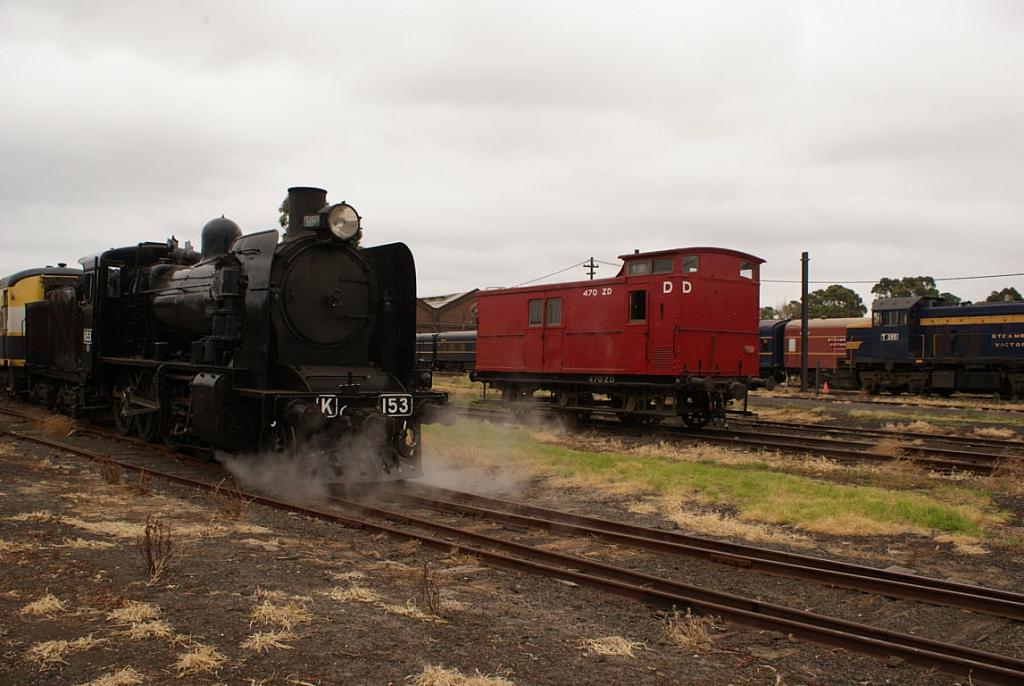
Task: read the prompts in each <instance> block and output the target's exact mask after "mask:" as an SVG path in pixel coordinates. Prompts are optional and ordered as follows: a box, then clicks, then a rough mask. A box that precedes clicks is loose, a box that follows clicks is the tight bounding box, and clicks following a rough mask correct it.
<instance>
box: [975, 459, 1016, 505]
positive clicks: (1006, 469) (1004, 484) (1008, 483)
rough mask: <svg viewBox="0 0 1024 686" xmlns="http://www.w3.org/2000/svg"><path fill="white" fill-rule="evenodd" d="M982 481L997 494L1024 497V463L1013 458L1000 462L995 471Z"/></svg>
mask: <svg viewBox="0 0 1024 686" xmlns="http://www.w3.org/2000/svg"><path fill="white" fill-rule="evenodd" d="M982 481H983V483H984V484H985V486H986V487H987V488H990V489H992V490H993V491H995V492H996V493H1003V494H1006V495H1013V496H1024V462H1021V460H1019V459H1014V458H1012V457H1011V458H1007V459H1005V460H1000V461H999V463H998V464H997V465H996V468H995V470H993V472H992V473H991V474H989V475H988V476H987V477H985V478H984V479H983V480H982Z"/></svg>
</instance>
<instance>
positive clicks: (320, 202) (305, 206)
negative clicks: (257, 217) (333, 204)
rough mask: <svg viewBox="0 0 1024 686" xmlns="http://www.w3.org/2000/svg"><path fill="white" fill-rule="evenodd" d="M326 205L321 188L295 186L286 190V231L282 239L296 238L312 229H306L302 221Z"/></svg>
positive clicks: (324, 194) (325, 196)
mask: <svg viewBox="0 0 1024 686" xmlns="http://www.w3.org/2000/svg"><path fill="white" fill-rule="evenodd" d="M326 204H327V191H325V190H324V189H323V188H310V187H307V186H295V187H293V188H289V189H288V230H287V231H286V232H285V234H284V239H285V240H286V241H287V240H289V239H293V238H298V237H300V236H303V235H306V234H308V233H310V232H311V231H312V229H309V228H306V227H305V225H304V224H303V219H304V218H305V217H307V216H310V215H315V214H317V213H318V212H319V211H320V210H322V209H323V208H324V205H326Z"/></svg>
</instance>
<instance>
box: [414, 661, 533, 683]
mask: <svg viewBox="0 0 1024 686" xmlns="http://www.w3.org/2000/svg"><path fill="white" fill-rule="evenodd" d="M409 680H410V682H411V683H412V684H413V686H515V684H514V683H513V682H511V681H509V680H508V679H504V678H502V677H498V676H484V675H483V674H481V673H480V672H477V673H476V674H473V675H466V674H463V673H462V672H460V671H459V670H457V669H449V668H447V667H442V666H440V665H427V666H426V667H424V668H423V671H422V672H420V673H419V674H415V675H413V676H410V677H409Z"/></svg>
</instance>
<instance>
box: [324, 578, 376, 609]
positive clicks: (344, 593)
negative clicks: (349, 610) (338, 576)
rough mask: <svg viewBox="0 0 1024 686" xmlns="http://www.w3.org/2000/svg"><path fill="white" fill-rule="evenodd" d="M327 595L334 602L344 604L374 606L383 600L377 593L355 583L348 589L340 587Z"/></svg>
mask: <svg viewBox="0 0 1024 686" xmlns="http://www.w3.org/2000/svg"><path fill="white" fill-rule="evenodd" d="M325 595H327V597H328V598H331V599H332V600H337V601H339V602H342V603H371V604H373V603H378V602H380V600H381V597H380V596H379V595H378V594H377V592H376V591H374V590H373V589H370V588H366V587H365V586H360V585H359V584H356V583H353V584H352V585H351V586H349V587H348V588H341V587H340V586H339V587H337V588H332V589H331V590H330V591H327V592H326V594H325Z"/></svg>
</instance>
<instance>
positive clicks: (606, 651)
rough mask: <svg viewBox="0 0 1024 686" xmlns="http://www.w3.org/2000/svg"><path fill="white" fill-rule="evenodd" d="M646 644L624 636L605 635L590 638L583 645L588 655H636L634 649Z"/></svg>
mask: <svg viewBox="0 0 1024 686" xmlns="http://www.w3.org/2000/svg"><path fill="white" fill-rule="evenodd" d="M643 646H644V644H643V643H641V642H640V641H630V640H628V639H625V638H623V637H622V636H603V637H601V638H588V639H586V640H585V641H583V643H582V645H581V647H582V648H583V649H584V650H586V651H587V654H588V655H612V656H617V657H636V655H634V654H633V650H635V649H636V648H642V647H643Z"/></svg>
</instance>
